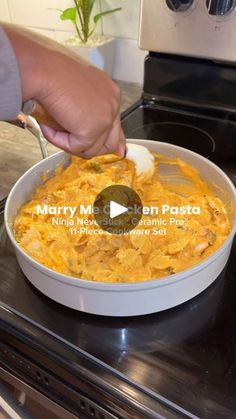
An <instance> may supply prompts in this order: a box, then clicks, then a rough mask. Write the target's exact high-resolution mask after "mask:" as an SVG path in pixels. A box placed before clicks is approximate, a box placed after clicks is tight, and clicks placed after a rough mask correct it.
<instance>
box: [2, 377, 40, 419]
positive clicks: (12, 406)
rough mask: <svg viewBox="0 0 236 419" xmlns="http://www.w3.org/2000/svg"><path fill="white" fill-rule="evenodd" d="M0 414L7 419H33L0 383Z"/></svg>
mask: <svg viewBox="0 0 236 419" xmlns="http://www.w3.org/2000/svg"><path fill="white" fill-rule="evenodd" d="M0 413H3V415H4V417H6V418H9V419H22V418H24V419H33V417H32V416H31V415H30V414H29V412H28V410H26V408H25V407H24V406H23V405H22V404H21V403H20V402H19V401H18V400H16V399H15V398H14V396H13V395H12V394H11V393H10V391H9V390H8V389H7V387H6V386H4V385H3V383H2V382H0Z"/></svg>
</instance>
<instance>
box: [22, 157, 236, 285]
mask: <svg viewBox="0 0 236 419" xmlns="http://www.w3.org/2000/svg"><path fill="white" fill-rule="evenodd" d="M154 159H155V172H154V174H153V175H152V176H151V177H150V176H149V177H147V176H145V175H137V173H136V170H135V165H134V163H133V162H132V161H130V160H128V159H120V158H118V157H117V156H115V155H105V156H99V157H96V158H93V159H91V160H83V159H81V158H79V157H72V159H71V163H70V165H69V166H68V167H67V168H64V167H63V166H62V165H61V166H59V167H57V168H56V170H55V174H54V176H53V177H52V178H51V179H48V180H46V181H45V182H44V184H43V185H42V186H40V187H38V188H37V190H36V191H35V193H34V194H33V196H32V199H31V200H30V202H28V203H26V204H25V205H24V206H23V207H21V208H20V210H19V213H18V215H17V217H16V219H15V221H14V235H15V238H16V240H17V242H18V243H19V245H20V246H21V247H22V248H23V249H24V250H25V252H26V253H27V254H28V255H30V256H31V257H33V258H34V259H35V260H37V261H38V262H39V263H41V264H43V265H45V266H47V267H48V268H50V269H53V270H55V271H57V272H60V273H63V274H65V275H69V276H74V277H78V278H80V279H84V280H91V281H101V282H114V283H125V282H126V283H131V282H139V281H146V280H151V279H157V278H163V277H166V276H169V275H172V274H174V273H177V272H180V271H182V270H185V269H187V268H190V267H192V266H193V265H195V264H197V263H199V262H201V261H203V260H204V259H205V258H206V257H207V256H209V255H211V254H212V253H213V252H215V251H216V250H217V249H218V248H219V246H220V245H221V244H222V243H223V242H224V241H225V239H226V238H227V236H228V235H229V233H230V230H231V227H230V222H229V218H228V215H227V210H226V208H225V206H224V204H223V202H222V201H221V199H220V198H219V197H217V196H216V194H215V193H214V191H213V190H211V188H210V187H209V186H208V185H207V183H206V182H205V181H204V180H202V179H201V177H200V174H199V173H198V171H197V170H196V169H195V168H194V167H192V166H190V165H189V164H187V163H186V162H184V161H182V160H180V159H178V158H176V159H167V158H166V157H164V156H161V155H158V154H154ZM163 163H165V164H175V165H177V166H178V168H179V170H180V171H181V172H182V173H183V174H184V176H185V178H187V179H188V182H186V183H184V184H183V185H181V184H177V183H174V182H172V180H171V176H170V179H169V181H168V179H165V181H163V180H162V177H161V175H160V170H159V169H160V167H161V164H163ZM112 185H124V186H128V187H130V188H132V189H133V190H134V191H136V192H137V194H138V195H139V197H140V199H141V201H142V205H143V209H144V210H143V213H142V217H141V219H140V221H139V223H138V225H137V226H136V227H135V228H134V229H133V230H132V231H130V232H128V233H125V234H110V233H109V232H107V231H104V230H102V229H101V228H100V227H99V225H98V224H97V222H96V219H95V216H94V213H93V212H91V211H89V210H88V208H92V206H93V203H94V201H95V199H96V197H97V195H98V194H99V193H100V192H101V191H102V190H103V189H105V188H107V187H108V186H112ZM39 208H40V209H41V211H38V209H39ZM36 209H37V211H36ZM148 209H149V210H148Z"/></svg>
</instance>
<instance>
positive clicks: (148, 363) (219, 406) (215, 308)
mask: <svg viewBox="0 0 236 419" xmlns="http://www.w3.org/2000/svg"><path fill="white" fill-rule="evenodd" d="M149 1H150V3H149V5H150V4H151V5H152V7H151V10H152V9H153V7H154V3H155V1H154V0H149ZM147 3H148V2H147V0H144V1H143V9H142V14H143V19H144V20H145V19H147V13H148V11H147ZM163 3H164V1H163V2H162V4H163ZM167 3H168V11H167V13H168V19H170V16H172V18H173V16H174V15H173V13H174V11H173V10H172V9H171V8H172V7H176V8H178V10H176V12H180V11H181V12H182V13H183V14H184V16H185V17H186V18H187V17H188V16H193V15H194V13H195V12H196V10H197V8H198V7H199V4H200V3H201V4H202V3H203V2H202V1H200V0H199V1H198V2H195V1H194V0H193V1H191V0H186V1H180V0H178V1H174V0H172V1H169V0H168V1H167ZM208 3H209V4H208V6H209V7H208V8H209V14H210V16H209V19H213V17H214V16H213V11H215V12H216V11H217V10H221V9H217V8H216V3H217V2H216V1H215V2H208ZM210 3H211V6H210ZM213 3H214V4H213ZM224 3H228V4H229V3H230V2H224ZM231 3H232V4H231V6H232V8H233V2H231ZM204 4H205V3H204ZM217 4H218V3H217ZM177 6H178V7H177ZM179 6H181V7H179ZM187 6H189V7H187ZM213 6H214V7H213ZM235 7H236V4H235ZM161 10H162V6H161ZM166 10H167V9H166ZM204 10H205V9H204ZM232 10H234V9H232ZM159 12H160V10H159ZM162 12H163V10H162ZM190 12H191V13H190ZM210 12H211V13H210ZM228 12H230V13H231V8H230V10H229V11H228ZM149 13H150V12H149ZM156 13H157V12H156ZM222 13H223V12H222ZM169 14H170V16H169ZM149 16H150V15H149ZM227 16H228V15H227ZM227 16H226V17H227ZM220 17H221V16H218V15H217V19H218V20H217V22H218V25H219V26H220V25H221V24H223V23H224V22H225V20H224V19H225V15H224V14H222V18H223V20H222V21H220V23H219V19H220ZM228 18H229V16H228ZM173 19H174V18H173ZM176 19H177V20H176V22H177V23H178V22H181V19H182V17H181V18H180V17H178V18H176ZM211 21H212V20H211ZM176 22H175V23H176ZM222 22H223V23H222ZM177 27H178V25H177ZM146 42H147V38H146V35H145V37H144V30H143V26H141V43H143V46H145V47H147V46H148V45H147V44H146ZM152 42H154V41H153V34H152ZM144 44H145V45H144ZM152 45H154V44H152ZM141 46H142V45H141ZM176 48H177V47H176ZM199 48H200V47H199ZM148 49H150V48H148ZM152 49H153V51H152V52H150V53H149V55H148V56H147V58H146V61H145V77H144V86H143V95H142V97H141V98H140V100H139V101H138V102H137V103H135V104H134V105H133V106H132V107H131V108H130V109H128V110H127V111H126V112H124V113H123V115H122V125H123V129H124V132H125V135H126V136H127V138H138V139H139V138H140V139H143V138H146V139H150V140H158V141H165V142H170V143H173V144H176V145H179V146H182V147H186V148H189V149H190V150H193V151H195V152H197V153H199V154H202V155H203V156H205V157H207V158H209V159H210V160H212V161H213V162H215V163H216V164H218V165H219V166H220V167H221V168H222V169H223V170H224V171H225V173H226V174H227V175H228V176H229V177H230V178H231V180H232V181H233V182H234V184H236V68H235V67H234V65H233V64H232V63H229V62H219V61H217V62H215V61H213V60H212V59H211V60H210V59H206V57H204V58H203V53H202V54H201V53H200V52H201V51H198V53H197V54H196V56H195V57H190V54H188V51H187V50H186V51H185V56H183V55H181V53H182V52H181V51H182V50H181V51H180V50H177V49H176V50H175V51H168V54H167V53H163V51H161V48H159V47H158V48H157V51H155V48H154V47H152ZM158 49H160V51H158ZM205 51H206V49H205ZM174 52H176V53H174ZM212 54H213V52H212ZM210 58H212V57H210ZM214 58H215V57H214ZM220 58H223V57H219V59H220ZM0 212H1V215H0V278H1V281H0V298H1V303H0V339H1V342H0V365H1V373H2V374H3V375H4V377H5V378H6V380H7V379H8V380H9V382H10V379H13V378H15V379H16V380H18V381H20V382H21V383H22V382H23V383H25V384H27V386H30V388H32V389H34V390H35V391H37V392H38V393H37V394H41V395H44V396H47V398H48V399H50V400H51V401H53V402H54V403H56V405H57V406H61V407H62V408H63V409H65V411H66V412H67V415H69V414H71V415H73V417H80V418H88V417H93V418H100V419H106V418H132V419H133V418H145V419H147V418H168V419H169V418H185V417H186V418H207V419H223V418H224V419H227V418H229V419H232V418H236V304H235V295H236V260H235V251H236V241H234V244H233V248H232V253H231V257H230V259H229V262H228V264H227V266H226V267H225V269H224V271H223V272H222V273H221V275H220V276H219V277H218V278H217V279H216V281H215V282H214V283H213V284H212V285H211V286H210V287H209V288H208V289H206V290H205V291H204V292H203V293H201V294H200V295H198V296H197V297H195V298H194V299H193V300H191V301H188V302H187V303H185V304H182V305H181V306H178V307H176V308H173V309H170V310H167V311H164V312H161V313H157V314H152V315H148V316H140V317H133V318H110V317H109V318H107V317H100V316H94V315H89V314H85V313H81V312H77V311H74V310H72V309H69V308H66V307H64V306H62V305H60V304H57V303H56V302H54V301H52V300H50V299H49V298H47V297H46V296H44V295H43V294H41V293H40V292H39V291H38V290H37V289H35V288H34V287H33V286H32V285H31V284H30V283H29V282H28V281H27V279H26V278H25V277H24V275H23V273H22V272H21V270H20V268H19V265H18V263H17V261H16V258H15V254H14V251H13V248H12V246H11V244H10V241H9V240H8V238H7V235H6V232H5V228H4V224H3V212H4V202H2V203H1V205H0ZM9 377H10V378H9ZM64 417H67V416H64ZM68 417H71V416H68Z"/></svg>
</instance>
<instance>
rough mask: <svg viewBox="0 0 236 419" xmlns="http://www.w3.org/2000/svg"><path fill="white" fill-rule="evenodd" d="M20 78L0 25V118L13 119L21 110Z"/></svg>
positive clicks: (6, 38)
mask: <svg viewBox="0 0 236 419" xmlns="http://www.w3.org/2000/svg"><path fill="white" fill-rule="evenodd" d="M21 106H22V93H21V80H20V72H19V68H18V63H17V59H16V56H15V53H14V50H13V47H12V45H11V43H10V41H9V39H8V37H7V35H6V33H5V32H4V30H3V29H2V28H1V27H0V120H6V121H7V120H8V121H10V120H11V119H14V118H15V117H16V116H17V115H18V113H19V112H20V110H21Z"/></svg>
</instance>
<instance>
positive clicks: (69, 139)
mask: <svg viewBox="0 0 236 419" xmlns="http://www.w3.org/2000/svg"><path fill="white" fill-rule="evenodd" d="M41 129H42V132H43V134H44V136H45V137H46V138H47V140H48V141H50V142H51V143H52V144H54V145H55V146H56V147H59V148H61V149H63V150H65V151H66V152H68V153H71V154H75V155H78V156H80V157H83V158H85V159H90V158H92V157H94V156H97V155H101V154H107V153H116V154H118V155H119V156H121V157H124V154H125V146H126V140H125V136H124V133H123V130H122V128H121V125H120V120H119V117H118V118H117V119H116V120H115V122H114V124H113V127H112V129H111V131H110V133H109V134H108V135H107V133H104V134H103V135H101V136H100V137H99V138H98V139H97V140H96V141H95V142H94V144H93V145H92V146H90V147H89V145H88V143H87V144H86V141H82V140H81V139H80V138H79V137H77V136H75V135H73V134H70V133H68V132H60V131H56V130H54V129H53V128H50V127H48V126H46V125H41Z"/></svg>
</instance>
